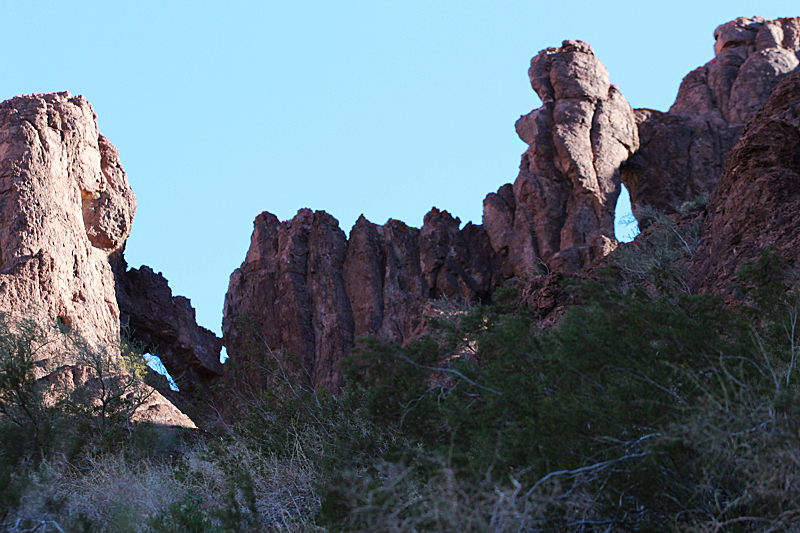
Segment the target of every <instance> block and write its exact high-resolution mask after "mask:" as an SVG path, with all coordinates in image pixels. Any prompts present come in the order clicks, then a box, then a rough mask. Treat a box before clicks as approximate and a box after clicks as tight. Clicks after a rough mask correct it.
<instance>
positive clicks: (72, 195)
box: [0, 93, 194, 427]
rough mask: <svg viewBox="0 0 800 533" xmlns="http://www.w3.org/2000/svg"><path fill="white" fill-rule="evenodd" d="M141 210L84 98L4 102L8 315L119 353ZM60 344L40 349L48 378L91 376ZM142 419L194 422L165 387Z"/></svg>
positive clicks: (1, 154)
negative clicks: (123, 281)
mask: <svg viewBox="0 0 800 533" xmlns="http://www.w3.org/2000/svg"><path fill="white" fill-rule="evenodd" d="M135 210H136V198H135V196H134V194H133V191H132V190H131V188H130V186H129V184H128V179H127V177H126V175H125V172H124V171H123V169H122V166H121V165H120V162H119V154H118V153H117V150H116V148H114V146H112V145H111V143H109V142H108V141H107V140H106V139H105V137H103V136H102V135H101V134H100V133H99V132H98V129H97V122H96V116H95V114H94V112H93V110H92V107H91V105H89V103H88V102H87V101H86V100H85V99H84V98H83V97H82V96H75V97H73V96H71V95H70V94H69V93H57V94H45V95H30V96H20V97H17V98H13V99H11V100H8V101H6V102H3V103H2V104H0V312H2V313H9V314H12V315H14V314H17V315H23V316H26V315H27V317H33V318H34V319H36V320H41V321H44V322H58V323H59V324H60V325H61V327H62V328H65V329H66V330H69V331H72V332H75V333H77V334H79V335H80V336H81V337H82V338H83V339H85V340H86V342H87V343H88V344H89V345H90V346H95V347H98V349H100V348H99V347H100V346H106V347H109V349H111V350H112V353H113V349H114V348H113V347H114V346H116V345H117V342H118V341H119V336H120V308H119V306H118V305H117V293H116V281H115V276H114V269H113V267H112V263H113V262H115V261H118V260H119V258H121V254H122V249H123V248H124V244H125V239H127V237H128V235H129V234H130V231H131V223H132V221H133V214H134V211H135ZM58 346H61V345H60V344H58V343H54V344H53V349H52V350H50V351H48V350H42V351H40V352H39V353H38V354H37V355H39V356H40V357H42V358H43V359H47V361H46V364H44V363H45V362H44V361H42V363H43V366H46V367H47V368H50V369H51V370H52V374H51V375H50V376H43V377H42V379H43V380H44V379H50V378H53V379H61V378H62V377H64V376H72V377H73V378H75V377H76V376H82V377H81V379H78V380H76V379H72V381H73V382H74V383H73V384H74V385H76V386H77V385H80V383H83V382H89V381H91V380H89V381H87V379H88V374H87V370H86V368H82V367H81V366H80V365H76V364H75V363H76V360H75V350H73V349H70V348H69V347H64V346H62V348H63V349H61V348H59V347H58ZM138 417H139V418H140V419H147V420H153V421H159V422H162V423H163V422H166V423H169V424H175V425H181V426H185V427H194V424H193V423H192V421H191V420H190V419H189V418H188V417H187V416H186V415H184V414H183V413H181V412H180V411H179V410H178V409H176V408H175V407H174V406H173V405H172V404H171V403H170V402H169V401H167V400H166V399H165V398H164V397H163V396H162V395H160V394H158V393H157V392H154V393H153V394H152V395H151V396H150V398H149V400H148V404H147V405H146V406H145V407H144V408H143V410H142V411H141V412H140V413H139V414H138Z"/></svg>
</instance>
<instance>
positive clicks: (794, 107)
mask: <svg viewBox="0 0 800 533" xmlns="http://www.w3.org/2000/svg"><path fill="white" fill-rule="evenodd" d="M707 211H708V215H707V218H706V221H705V224H704V227H703V230H702V235H703V237H702V240H701V241H700V245H699V246H698V250H697V253H696V254H695V257H694V261H693V263H694V268H693V270H694V276H693V277H694V280H695V285H696V288H698V289H701V290H713V291H715V292H718V293H721V294H730V293H731V292H732V291H733V285H732V282H733V281H734V278H733V275H734V273H735V272H736V270H737V269H738V268H739V267H740V266H741V265H742V264H743V263H744V262H745V261H747V260H749V259H755V258H756V257H758V255H759V254H760V252H761V250H763V249H764V248H767V247H770V246H771V247H773V249H774V251H775V252H776V253H777V254H778V255H780V256H781V257H782V258H783V259H784V260H786V261H788V262H789V263H790V264H798V263H800V70H798V71H797V72H795V73H793V74H792V75H790V76H788V77H786V78H785V79H784V80H783V81H782V82H781V83H780V84H779V85H778V86H777V87H776V88H775V89H774V90H773V91H772V93H771V94H770V96H769V99H768V100H767V102H766V104H765V105H764V107H763V108H762V109H761V110H760V111H758V112H757V113H756V114H755V116H754V117H753V119H752V120H751V121H750V123H749V124H748V125H747V128H746V129H745V131H744V134H743V135H742V137H741V138H740V139H739V142H738V143H736V146H735V147H734V148H733V151H732V152H731V154H730V157H729V158H728V161H727V163H726V164H725V172H724V173H723V175H722V177H721V178H720V180H719V183H718V184H717V187H716V188H715V189H714V192H713V194H712V195H711V200H710V201H709V203H708V208H707Z"/></svg>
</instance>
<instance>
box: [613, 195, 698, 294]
mask: <svg viewBox="0 0 800 533" xmlns="http://www.w3.org/2000/svg"><path fill="white" fill-rule="evenodd" d="M637 215H638V216H639V219H640V220H643V221H645V223H646V227H645V228H644V229H643V230H642V232H641V233H640V234H639V235H638V236H637V237H636V238H635V239H634V240H633V241H632V242H630V243H627V244H623V245H621V246H620V247H619V248H617V249H616V250H615V251H614V252H612V253H611V255H609V257H608V262H609V263H610V264H611V265H613V266H615V267H617V268H619V269H620V270H621V271H622V272H623V274H624V275H626V276H627V277H628V278H630V281H631V283H632V284H633V285H641V283H642V282H649V283H652V284H653V285H655V287H656V288H657V289H658V290H659V291H660V292H662V293H667V292H690V291H689V287H688V284H687V282H686V275H687V268H688V261H689V260H690V259H691V258H692V256H693V255H694V252H695V250H696V249H697V245H698V243H699V241H700V226H701V224H702V218H701V217H696V218H695V219H694V220H692V221H690V222H686V223H683V224H678V223H677V221H676V220H675V218H674V217H671V216H669V215H666V214H664V213H663V212H661V211H658V210H657V209H655V208H653V207H650V206H644V207H642V208H640V209H639V210H638V212H637Z"/></svg>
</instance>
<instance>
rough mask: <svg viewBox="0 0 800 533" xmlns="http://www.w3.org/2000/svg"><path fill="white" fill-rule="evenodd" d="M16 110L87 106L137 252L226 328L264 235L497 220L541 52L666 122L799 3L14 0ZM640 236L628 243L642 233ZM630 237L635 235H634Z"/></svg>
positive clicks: (4, 81)
mask: <svg viewBox="0 0 800 533" xmlns="http://www.w3.org/2000/svg"><path fill="white" fill-rule="evenodd" d="M2 5H3V7H4V8H5V9H4V10H3V11H4V12H3V16H2V17H0V45H2V51H3V60H2V66H3V67H2V76H0V100H5V99H8V98H11V97H13V96H16V95H19V94H29V93H44V92H53V91H64V90H66V91H69V92H70V93H72V94H83V95H85V96H86V98H87V99H88V100H89V102H91V103H92V105H93V107H94V110H95V112H96V113H97V115H98V124H99V127H100V131H101V132H103V133H104V134H105V135H106V136H107V137H108V139H109V140H110V141H111V142H112V143H113V144H114V145H115V146H116V147H117V148H118V149H119V151H120V157H121V161H122V165H123V167H124V168H125V170H126V172H127V174H128V178H129V180H130V183H131V186H132V187H133V189H134V192H135V193H136V196H137V199H138V202H139V207H138V210H137V212H136V216H135V219H134V224H133V233H132V235H131V237H130V239H129V240H128V244H127V249H126V252H125V256H126V258H127V260H128V263H129V265H130V266H132V267H138V266H140V265H142V264H147V265H149V266H151V267H152V268H153V269H154V270H155V271H157V272H163V274H164V276H165V277H166V278H167V279H168V280H169V282H170V286H171V287H172V289H173V293H174V294H182V295H185V296H187V297H189V298H190V299H191V300H192V303H193V305H194V306H195V307H196V309H197V316H198V321H199V323H200V324H202V325H204V326H206V327H208V328H209V329H212V330H213V331H216V332H217V333H218V334H219V333H220V323H221V319H222V304H223V299H224V295H225V291H226V290H227V285H228V278H229V276H230V274H231V272H232V271H233V270H234V269H235V268H236V267H238V266H239V265H240V264H241V262H242V260H243V259H244V256H245V253H246V251H247V248H248V246H249V242H250V233H251V231H252V222H253V219H254V218H255V216H256V215H257V214H258V213H260V212H262V211H270V212H272V213H275V214H276V215H277V216H278V217H279V218H280V219H282V220H284V219H288V218H291V217H292V216H293V215H294V214H295V213H296V212H297V210H298V209H300V208H303V207H310V208H312V209H322V210H325V211H327V212H329V213H331V214H332V215H333V216H335V217H336V218H337V219H338V220H339V222H340V225H341V227H342V229H344V230H345V232H349V231H350V228H351V227H352V225H353V224H354V222H355V220H356V219H357V218H358V216H359V215H360V214H362V213H363V214H364V215H365V216H366V217H367V218H368V219H369V220H371V221H372V222H375V223H380V224H382V223H384V222H386V220H387V219H388V218H396V219H400V220H403V221H404V222H406V223H407V224H409V225H412V226H416V227H419V226H420V225H421V224H422V218H423V216H424V215H425V213H426V212H427V211H428V210H430V208H431V207H432V206H436V207H439V208H440V209H446V210H448V211H450V212H451V213H452V214H454V215H455V216H458V217H460V218H461V220H462V222H464V223H466V222H468V221H470V220H471V221H473V222H475V223H480V222H481V212H482V200H483V198H484V196H485V195H486V194H487V193H489V192H493V191H496V190H497V188H498V187H500V186H501V185H503V184H504V183H509V182H513V180H514V179H515V177H516V174H517V171H518V166H519V160H520V155H521V154H522V152H523V151H524V150H525V145H524V143H523V142H522V141H521V140H519V138H518V137H517V135H516V133H515V132H514V122H515V121H516V120H517V118H519V116H520V115H523V114H526V113H528V112H530V111H531V110H532V109H534V108H536V107H538V106H539V105H540V101H539V99H538V98H537V96H536V94H535V93H534V92H533V90H532V89H531V87H530V84H529V82H528V78H527V69H528V65H529V62H530V59H531V57H533V56H534V55H536V53H537V52H538V51H539V50H541V49H543V48H546V47H548V46H559V45H560V44H561V41H562V40H564V39H581V40H584V41H586V42H588V43H589V44H590V45H591V46H592V47H593V48H594V51H595V54H596V55H597V57H598V58H600V60H601V61H602V62H603V63H604V64H605V65H606V67H607V68H608V70H609V72H610V74H611V82H612V83H614V84H616V85H617V86H618V87H619V88H620V90H621V91H622V94H623V95H624V96H625V97H626V98H627V99H628V101H629V102H630V103H631V105H632V106H633V107H649V108H654V109H661V110H666V109H667V108H668V107H669V106H670V104H671V103H672V101H673V100H674V98H675V94H676V92H677V89H678V85H679V83H680V81H681V79H682V78H683V76H684V75H686V74H687V73H688V72H689V71H690V70H692V69H694V68H696V67H698V66H700V65H702V64H703V63H705V62H706V61H708V60H709V59H711V58H712V57H713V43H714V40H713V36H712V33H713V30H714V28H715V27H716V26H717V25H719V24H721V23H724V22H727V21H729V20H732V19H734V18H736V17H738V16H753V15H760V16H763V17H766V18H769V19H772V18H778V17H790V16H800V4H798V3H797V0H791V1H788V0H770V1H769V2H765V1H763V0H760V1H744V0H724V1H719V0H701V1H697V0H694V1H691V2H690V1H686V0H674V1H670V2H661V1H654V0H653V1H641V0H640V1H636V2H626V1H617V2H599V1H597V0H591V1H588V0H573V1H562V2H553V1H552V0H549V1H546V2H544V1H527V2H523V1H506V2H504V1H492V2H488V1H486V2H482V1H469V2H456V1H439V0H422V1H418V0H403V1H402V2H397V1H393V2H384V1H380V0H370V1H358V2H357V1H346V0H338V1H336V2H333V1H316V2H312V1H303V0H291V1H287V0H281V1H271V0H264V1H244V0H227V1H225V2H221V1H215V2H211V1H203V0H195V1H174V2H170V1H167V0H159V1H147V0H137V1H135V2H123V1H112V0H103V1H82V0H71V1H68V2H67V1H56V0H52V1H44V0H5V1H3V3H2ZM629 231H630V230H629V229H628V230H624V231H623V232H622V233H623V235H624V234H627V233H628V232H629ZM620 236H622V235H620Z"/></svg>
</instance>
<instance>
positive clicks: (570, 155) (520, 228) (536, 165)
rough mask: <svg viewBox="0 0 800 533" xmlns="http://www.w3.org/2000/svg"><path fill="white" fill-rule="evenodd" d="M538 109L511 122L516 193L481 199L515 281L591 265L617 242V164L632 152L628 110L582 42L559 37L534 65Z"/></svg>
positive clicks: (634, 138) (635, 142)
mask: <svg viewBox="0 0 800 533" xmlns="http://www.w3.org/2000/svg"><path fill="white" fill-rule="evenodd" d="M528 75H529V77H530V81H531V85H532V86H533V89H534V91H536V94H538V95H539V97H540V98H541V100H542V103H543V105H542V107H540V108H539V109H536V110H535V111H533V112H531V113H529V114H528V115H525V116H523V117H521V118H520V119H519V120H518V121H517V124H516V128H517V133H518V134H519V136H520V138H521V139H522V140H523V141H525V142H526V143H527V144H528V149H527V151H526V152H525V153H524V154H523V156H522V163H521V164H520V172H519V176H518V177H517V179H516V181H515V182H514V185H513V187H509V186H508V185H504V186H503V187H501V188H500V190H498V192H497V193H493V194H490V195H488V196H487V197H486V199H485V200H484V215H483V224H484V226H485V227H486V231H487V232H488V234H489V237H490V240H491V243H492V247H493V249H494V250H495V251H496V252H497V253H498V254H499V255H500V256H501V257H503V259H504V260H507V262H508V267H509V268H510V270H511V271H512V272H513V273H514V274H516V275H517V276H525V275H530V273H531V272H532V271H536V270H537V269H538V268H539V267H540V265H541V264H542V263H543V264H544V265H546V266H547V268H549V269H551V270H556V271H572V270H576V269H579V268H581V267H584V266H588V265H589V264H591V263H592V262H593V261H595V260H597V259H598V258H601V257H604V256H605V255H607V254H608V253H610V252H611V251H612V250H613V249H614V247H615V246H616V239H615V237H614V208H615V206H616V201H617V197H618V196H619V192H620V171H619V167H620V164H621V163H622V162H623V161H625V160H626V159H627V158H628V157H630V155H631V154H633V152H634V151H635V150H636V149H637V148H638V147H639V139H638V134H637V129H636V124H635V119H634V114H633V110H632V109H631V107H630V105H628V103H627V101H626V100H625V98H624V97H623V96H622V94H621V93H620V92H619V90H618V89H617V87H616V86H614V85H611V84H610V83H609V78H608V71H606V69H605V67H604V66H603V64H602V63H601V62H600V61H599V60H598V59H597V58H596V57H595V56H594V53H593V51H592V49H591V47H590V46H589V45H588V44H586V43H584V42H582V41H564V43H563V45H562V46H561V48H557V49H556V48H548V49H546V50H543V51H541V52H539V54H538V55H537V56H536V57H534V58H533V59H532V60H531V67H530V69H529V70H528Z"/></svg>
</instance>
